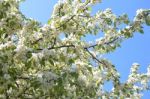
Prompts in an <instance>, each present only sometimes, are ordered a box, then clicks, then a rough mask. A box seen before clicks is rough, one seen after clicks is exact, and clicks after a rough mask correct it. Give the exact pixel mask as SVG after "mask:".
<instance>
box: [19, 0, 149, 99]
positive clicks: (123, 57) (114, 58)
mask: <svg viewBox="0 0 150 99" xmlns="http://www.w3.org/2000/svg"><path fill="white" fill-rule="evenodd" d="M56 2H57V0H26V2H24V3H22V4H21V6H20V9H21V11H22V12H23V14H25V15H26V16H27V17H29V18H33V19H36V20H38V21H40V22H42V23H43V24H45V23H46V22H47V20H48V19H49V18H50V15H51V13H52V10H53V5H54V4H55V3H56ZM149 2H150V1H149V0H104V1H103V2H102V3H101V4H98V5H96V6H94V7H93V9H92V11H93V13H95V12H96V11H98V10H104V9H106V8H111V9H112V11H113V12H114V13H116V14H117V15H120V14H123V13H127V14H128V15H129V17H130V19H133V17H134V16H135V14H136V10H137V9H140V8H144V9H150V4H149ZM144 32H145V34H144V35H142V34H139V33H135V35H134V38H131V39H128V40H126V41H124V42H123V43H122V46H121V48H118V49H117V50H116V51H115V52H113V53H110V54H108V55H106V57H107V58H108V59H109V60H111V62H112V63H113V64H115V65H116V68H117V70H118V71H119V72H120V74H121V80H122V81H125V80H126V79H127V76H128V74H129V72H130V70H129V69H130V67H131V65H132V63H134V62H138V63H139V64H141V67H140V72H146V68H147V66H148V65H149V64H150V33H149V32H150V27H147V26H144ZM89 39H90V38H89ZM92 39H94V37H93V38H92ZM107 86H110V87H111V84H108V85H107ZM148 96H150V91H145V92H144V96H143V97H142V99H148Z"/></svg>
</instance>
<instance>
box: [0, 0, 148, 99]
mask: <svg viewBox="0 0 150 99" xmlns="http://www.w3.org/2000/svg"><path fill="white" fill-rule="evenodd" d="M21 1H22V0H1V1H0V98H4V99H5V98H6V99H8V98H11V99H81V98H82V99H98V98H100V99H109V98H110V99H117V98H118V97H119V99H124V98H128V99H139V98H140V97H141V92H142V91H144V90H148V89H149V88H150V87H149V85H148V82H149V81H150V67H148V69H147V73H138V68H139V64H137V63H134V64H133V65H132V68H131V74H130V75H129V77H128V79H127V81H126V82H124V83H121V82H120V79H119V78H120V76H119V73H118V72H117V70H116V69H115V66H114V65H113V64H112V63H110V62H109V61H108V60H107V59H104V58H102V57H101V55H102V54H106V53H109V52H113V51H114V50H115V49H116V48H117V47H119V46H120V43H121V42H122V41H124V40H126V39H128V38H131V37H133V35H134V33H135V32H140V33H143V28H142V25H143V24H147V25H150V10H146V9H139V10H137V14H136V16H135V18H134V20H133V21H131V20H129V18H128V16H127V14H123V15H120V16H117V15H115V14H114V13H113V12H112V11H111V9H106V10H104V11H98V12H97V13H96V14H95V15H91V8H92V6H94V5H95V4H97V3H101V0H59V1H58V3H57V4H56V5H55V6H54V10H53V13H52V16H51V18H50V19H49V21H48V24H45V25H44V26H43V25H41V24H40V23H39V22H37V21H35V20H33V19H28V18H26V17H25V16H24V15H23V14H22V13H21V12H20V11H19V3H20V2H21ZM98 33H103V35H104V36H103V37H102V38H99V39H97V40H95V41H91V42H88V41H86V40H84V38H86V36H87V34H90V35H96V34H98ZM61 35H64V37H62V36H61ZM108 81H112V82H113V88H112V90H111V91H110V92H107V91H105V90H104V88H103V87H104V86H103V85H104V83H106V82H108Z"/></svg>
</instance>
